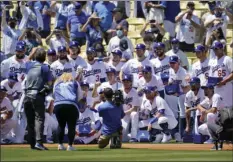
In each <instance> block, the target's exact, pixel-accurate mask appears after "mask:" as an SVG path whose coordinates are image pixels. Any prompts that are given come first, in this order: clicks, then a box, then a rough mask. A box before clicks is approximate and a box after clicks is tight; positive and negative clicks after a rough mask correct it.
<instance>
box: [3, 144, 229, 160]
mask: <svg viewBox="0 0 233 162" xmlns="http://www.w3.org/2000/svg"><path fill="white" fill-rule="evenodd" d="M232 160H233V159H232V151H163V150H152V149H127V148H124V149H119V150H110V149H108V148H106V149H102V150H100V149H98V148H96V147H86V148H85V147H84V148H78V147H77V150H76V151H73V152H68V151H57V148H56V147H53V148H50V150H49V151H35V150H30V149H29V148H19V147H12V148H11V147H8V148H1V161H232Z"/></svg>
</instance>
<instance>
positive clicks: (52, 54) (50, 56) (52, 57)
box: [45, 49, 57, 65]
mask: <svg viewBox="0 0 233 162" xmlns="http://www.w3.org/2000/svg"><path fill="white" fill-rule="evenodd" d="M56 60H57V55H56V51H55V50H54V49H48V51H47V61H46V62H45V63H47V64H48V65H51V64H52V63H54V62H55V61H56Z"/></svg>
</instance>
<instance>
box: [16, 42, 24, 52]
mask: <svg viewBox="0 0 233 162" xmlns="http://www.w3.org/2000/svg"><path fill="white" fill-rule="evenodd" d="M15 51H18V52H23V51H25V46H24V45H20V44H17V45H16V49H15Z"/></svg>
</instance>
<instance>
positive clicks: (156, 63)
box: [150, 55, 170, 78]
mask: <svg viewBox="0 0 233 162" xmlns="http://www.w3.org/2000/svg"><path fill="white" fill-rule="evenodd" d="M150 61H151V63H152V65H153V69H154V73H155V75H157V76H158V77H159V78H160V74H161V73H168V72H169V69H170V63H169V56H166V55H165V57H164V59H162V60H160V59H159V58H158V57H157V58H155V59H152V60H150Z"/></svg>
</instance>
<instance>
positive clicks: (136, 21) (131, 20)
mask: <svg viewBox="0 0 233 162" xmlns="http://www.w3.org/2000/svg"><path fill="white" fill-rule="evenodd" d="M126 20H127V21H128V23H129V24H130V25H142V24H144V23H145V19H143V18H128V19H126Z"/></svg>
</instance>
